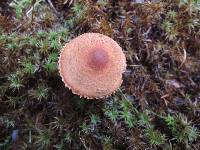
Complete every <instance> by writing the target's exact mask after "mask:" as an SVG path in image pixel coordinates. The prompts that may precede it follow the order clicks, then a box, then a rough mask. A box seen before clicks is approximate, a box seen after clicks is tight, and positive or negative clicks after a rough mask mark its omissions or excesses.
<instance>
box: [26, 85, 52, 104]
mask: <svg viewBox="0 0 200 150" xmlns="http://www.w3.org/2000/svg"><path fill="white" fill-rule="evenodd" d="M48 91H49V88H47V87H45V86H43V85H42V86H38V87H37V89H34V90H30V91H29V94H30V96H31V97H33V98H34V99H37V100H38V101H40V102H41V100H42V99H44V100H46V99H47V98H48Z"/></svg>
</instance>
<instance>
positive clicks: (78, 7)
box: [72, 3, 87, 18]
mask: <svg viewBox="0 0 200 150" xmlns="http://www.w3.org/2000/svg"><path fill="white" fill-rule="evenodd" d="M86 10H87V7H86V6H84V5H82V4H80V3H75V4H74V6H73V7H72V11H73V12H74V13H75V15H76V17H77V18H82V17H83V16H84V14H85V12H86Z"/></svg>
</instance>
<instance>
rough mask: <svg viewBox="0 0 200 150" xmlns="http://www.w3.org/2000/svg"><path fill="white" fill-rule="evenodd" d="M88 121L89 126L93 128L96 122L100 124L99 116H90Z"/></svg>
mask: <svg viewBox="0 0 200 150" xmlns="http://www.w3.org/2000/svg"><path fill="white" fill-rule="evenodd" d="M90 121H91V124H92V125H94V126H95V125H97V123H98V122H100V118H99V116H97V115H95V114H92V115H91V116H90Z"/></svg>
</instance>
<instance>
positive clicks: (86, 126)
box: [80, 122, 90, 134]
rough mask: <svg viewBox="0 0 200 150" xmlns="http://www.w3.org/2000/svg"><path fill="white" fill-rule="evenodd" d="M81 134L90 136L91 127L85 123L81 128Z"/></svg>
mask: <svg viewBox="0 0 200 150" xmlns="http://www.w3.org/2000/svg"><path fill="white" fill-rule="evenodd" d="M80 128H81V132H83V133H85V134H88V133H89V132H90V127H89V126H88V125H87V124H86V123H85V122H84V123H82V124H81V126H80Z"/></svg>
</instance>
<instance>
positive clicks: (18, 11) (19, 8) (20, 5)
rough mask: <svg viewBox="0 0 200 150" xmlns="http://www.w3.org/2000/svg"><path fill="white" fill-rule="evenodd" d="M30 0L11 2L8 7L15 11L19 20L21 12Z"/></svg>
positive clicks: (14, 0)
mask: <svg viewBox="0 0 200 150" xmlns="http://www.w3.org/2000/svg"><path fill="white" fill-rule="evenodd" d="M31 2H32V1H31V0H13V1H12V3H10V6H11V7H13V8H14V9H15V13H16V18H17V19H21V18H22V13H23V10H24V9H25V8H26V7H28V6H29V5H30V4H31Z"/></svg>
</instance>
